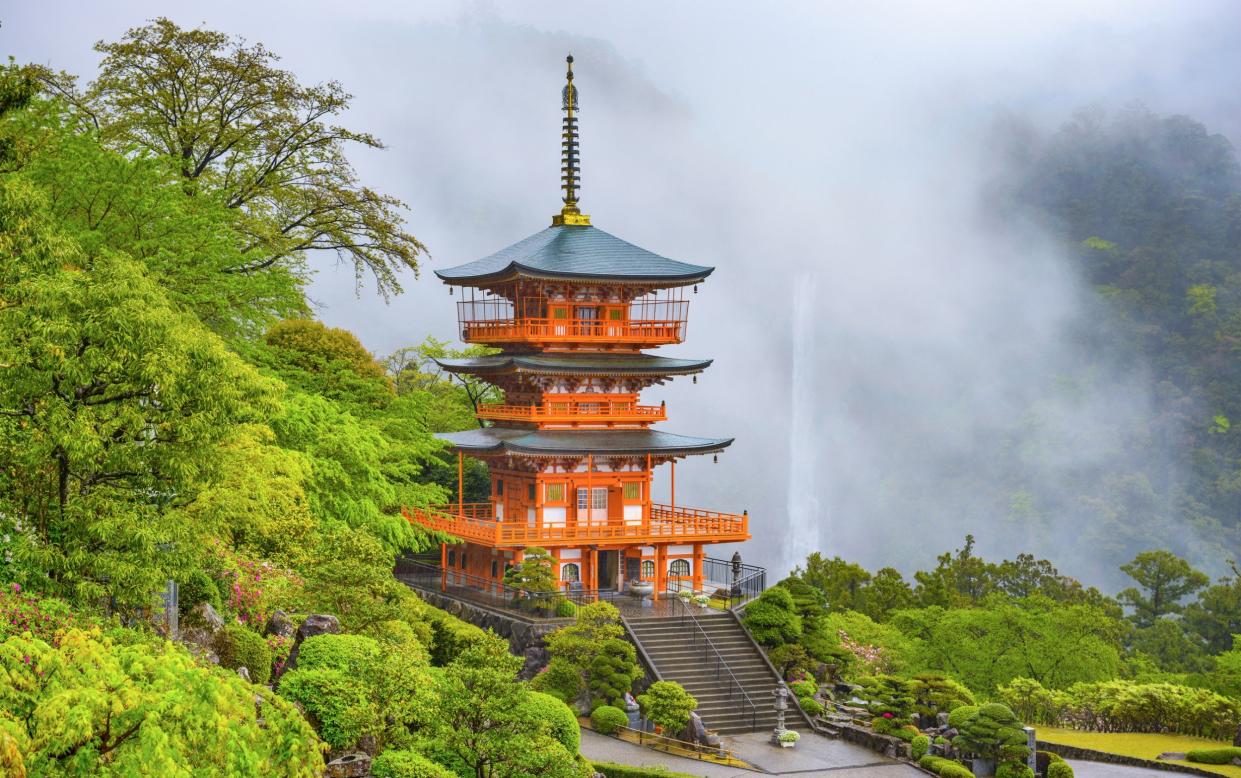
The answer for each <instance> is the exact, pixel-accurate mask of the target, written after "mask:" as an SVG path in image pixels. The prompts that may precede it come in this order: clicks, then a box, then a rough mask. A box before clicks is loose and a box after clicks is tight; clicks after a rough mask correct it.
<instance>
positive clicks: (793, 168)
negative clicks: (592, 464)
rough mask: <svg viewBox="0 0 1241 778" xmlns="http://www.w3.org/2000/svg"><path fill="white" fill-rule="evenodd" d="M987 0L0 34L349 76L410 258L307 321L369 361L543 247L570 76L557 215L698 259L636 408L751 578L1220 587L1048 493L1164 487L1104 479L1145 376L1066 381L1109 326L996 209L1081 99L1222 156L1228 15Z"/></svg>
mask: <svg viewBox="0 0 1241 778" xmlns="http://www.w3.org/2000/svg"><path fill="white" fill-rule="evenodd" d="M1003 5H1008V4H983V3H966V2H960V3H944V2H940V3H926V4H920V5H917V6H913V5H912V4H911V5H904V4H897V3H878V4H868V7H867V8H865V9H863V8H861V7H847V6H845V5H843V4H840V5H836V4H822V3H805V4H780V5H772V4H741V3H708V2H700V3H675V4H673V3H655V2H649V3H648V2H631V3H624V4H611V3H596V2H581V3H574V4H571V5H567V4H564V3H551V2H530V3H521V4H498V3H477V4H464V5H460V4H453V3H442V2H441V3H420V4H418V5H417V6H416V7H407V4H404V3H395V2H393V3H355V4H340V3H325V2H323V3H301V2H299V3H291V2H290V3H262V4H259V3H239V2H217V3H212V4H210V5H199V4H189V3H186V4H183V5H181V6H180V7H178V6H177V4H173V3H167V2H116V3H109V4H107V5H106V7H105V6H104V5H103V4H99V5H89V6H88V5H86V4H78V3H69V2H44V3H37V4H36V3H21V4H18V3H11V4H7V7H6V8H5V9H4V10H0V21H2V22H3V26H2V27H0V41H2V42H3V44H4V48H5V51H6V52H7V53H10V54H12V55H13V56H15V57H16V58H17V60H19V61H35V62H41V63H45V64H49V65H52V66H54V67H56V68H62V69H66V70H69V71H71V72H75V73H78V74H80V75H82V76H83V77H85V78H89V77H90V75H91V74H92V73H93V70H94V65H95V63H96V62H97V57H96V55H95V54H94V53H93V52H92V51H91V48H90V47H91V44H92V43H93V42H94V40H95V39H96V38H97V37H103V38H105V39H108V40H114V39H117V38H119V37H120V36H121V35H122V34H123V33H124V31H125V30H126V29H127V28H129V27H132V26H136V25H138V24H141V23H142V22H143V21H144V20H146V19H148V18H151V17H154V16H157V15H167V16H169V17H171V18H173V19H174V20H175V21H176V22H177V23H179V24H181V25H186V26H188V25H193V24H196V23H198V22H200V21H201V22H203V23H205V24H206V25H207V26H210V27H212V28H216V29H220V30H223V31H226V32H230V33H236V34H240V35H243V36H244V37H246V38H247V39H249V40H252V41H262V42H263V43H264V44H266V45H267V46H268V47H270V48H271V49H272V50H274V51H276V52H278V53H279V54H281V55H282V57H283V63H284V65H285V66H286V67H287V68H289V69H290V70H292V71H293V72H294V73H296V74H297V75H298V76H299V78H301V79H302V80H303V81H319V80H328V79H335V80H339V81H340V82H342V83H343V84H344V85H345V87H346V88H347V89H348V90H350V91H351V92H352V93H353V94H354V95H355V101H354V107H353V110H352V111H351V114H350V115H349V117H348V123H349V125H350V126H351V127H354V128H357V129H362V130H366V131H369V132H373V133H374V134H376V135H378V136H379V137H380V138H381V139H383V140H384V141H385V142H386V143H387V145H388V149H387V150H385V151H382V152H367V153H359V154H357V155H356V157H355V161H356V164H357V167H358V169H359V172H360V175H361V178H362V180H363V181H365V182H367V183H368V184H369V185H371V186H373V187H374V188H377V189H380V190H381V191H384V192H388V193H391V194H394V195H396V196H398V197H400V198H401V199H403V200H405V201H406V202H407V203H408V204H409V205H410V206H411V208H412V211H411V213H410V216H409V225H410V228H411V231H412V232H413V233H414V234H416V235H417V236H418V237H419V238H420V239H421V240H422V241H423V242H424V243H426V245H427V246H428V247H429V249H430V251H431V257H430V258H429V259H428V260H427V262H426V264H425V266H424V271H423V273H422V276H421V278H418V279H415V278H412V277H409V278H406V279H405V281H404V283H405V286H406V291H405V293H404V294H402V295H400V296H398V297H396V298H394V299H392V300H391V301H390V302H389V303H388V304H387V305H384V304H383V303H382V301H381V300H379V299H378V298H377V297H376V296H375V295H374V293H373V291H372V289H370V288H369V287H366V286H363V288H362V289H361V290H360V291H358V292H357V293H355V289H354V279H353V272H352V268H351V267H344V266H341V267H337V266H336V265H335V264H334V262H333V261H332V259H331V258H321V259H320V260H318V266H319V272H318V274H317V276H316V278H315V280H314V283H313V287H312V291H311V295H312V297H314V298H315V299H316V300H317V301H318V302H319V304H320V309H319V311H318V313H319V315H320V316H321V317H322V318H323V320H324V321H326V322H327V323H329V324H331V325H334V326H341V327H346V328H348V329H350V330H352V331H354V332H356V333H357V334H358V335H359V336H360V337H361V338H362V340H363V341H364V342H365V343H366V344H367V346H368V347H370V348H371V349H373V350H374V351H375V352H376V353H378V354H386V353H389V352H391V351H393V350H395V349H397V348H400V347H402V346H407V345H412V344H415V343H417V342H419V341H421V340H422V339H423V338H424V337H425V336H426V335H428V334H431V335H434V336H436V337H438V338H442V339H452V338H453V337H454V333H455V330H456V326H455V307H454V305H453V304H452V303H453V298H450V297H449V296H448V293H447V290H446V288H445V287H444V286H443V285H442V284H440V283H439V282H438V280H436V279H435V278H434V276H433V274H432V272H431V271H432V270H433V269H435V268H437V267H446V266H450V265H454V264H457V263H460V262H464V261H468V260H471V259H475V258H478V257H480V256H483V255H485V254H488V253H491V252H492V251H495V250H497V249H499V248H502V247H504V246H506V245H508V244H510V243H513V242H515V241H517V240H519V239H521V238H523V237H525V236H527V235H529V234H531V233H533V232H536V231H538V230H540V229H542V228H543V227H545V226H547V224H549V223H550V218H551V215H552V214H553V213H554V212H555V211H556V210H557V209H558V207H559V200H558V190H557V185H558V176H559V159H558V154H559V126H560V111H559V90H560V88H561V85H562V80H563V71H564V56H565V54H566V53H569V52H572V54H573V55H574V57H575V60H576V63H575V74H576V84H577V85H578V88H579V89H580V92H581V105H582V111H581V133H582V158H583V189H582V206H583V210H584V211H586V212H587V213H589V214H591V216H592V218H593V221H594V223H595V224H596V225H597V226H598V227H600V228H602V229H604V230H607V231H609V232H611V233H613V234H615V235H617V236H620V237H622V238H624V239H626V240H629V241H631V242H633V243H636V244H638V245H640V246H643V247H645V248H649V249H651V250H654V251H656V252H659V253H661V254H664V255H666V256H669V257H672V258H676V259H681V260H685V261H688V262H695V263H700V264H709V265H714V266H716V267H717V270H716V273H715V274H714V275H713V276H712V277H711V278H710V279H708V281H707V282H706V283H705V284H704V285H702V286H701V287H700V289H699V294H698V295H697V296H695V297H692V298H691V299H692V300H693V303H692V305H691V307H690V324H689V338H688V342H687V343H686V344H684V345H682V346H679V347H676V348H674V349H667V350H666V352H667V353H669V354H670V355H677V354H681V355H688V356H709V357H714V358H715V360H716V361H715V364H714V365H713V366H712V367H711V369H710V370H708V371H707V372H706V373H705V374H704V375H703V376H701V377H700V378H699V381H698V383H697V384H696V385H695V384H691V383H690V382H689V381H688V380H677V381H674V382H672V383H671V384H669V385H666V386H664V387H657V388H655V389H653V390H650V391H649V392H648V395H647V397H648V398H651V399H654V400H655V401H658V400H660V399H665V400H667V402H668V405H669V413H670V419H671V420H670V421H669V422H668V423H667V424H666V425H665V428H666V429H669V430H670V431H673V432H682V433H687V434H697V435H703V436H725V435H735V436H736V438H737V440H736V443H735V444H734V445H733V447H732V448H731V449H730V450H729V451H728V452H726V453H725V454H723V455H721V457H720V461H719V463H718V464H712V463H711V462H710V460H709V459H699V460H689V461H688V462H685V463H684V464H683V465H682V466H681V468H679V472H678V473H677V475H678V481H679V483H678V490H677V496H678V501H680V502H684V503H686V504H689V505H696V506H701V507H705V508H712V509H719V510H737V511H740V510H742V509H748V510H749V512H750V515H751V524H752V527H753V529H754V535H755V539H754V540H753V541H752V543H750V544H748V545H747V546H746V547H745V549H744V551H743V553H744V554H745V555H746V557H747V561H752V562H755V563H758V564H764V565H766V566H768V567H770V568H774V569H775V570H776V571H777V573H780V574H782V573H783V572H784V571H785V570H787V569H788V568H790V567H791V566H792V565H794V564H796V562H797V561H798V560H799V559H801V558H804V555H805V554H806V553H807V552H808V551H810V550H814V549H817V550H821V551H823V552H825V553H826V554H829V555H834V554H840V555H842V556H845V557H848V558H851V559H854V560H856V561H858V562H860V563H862V564H864V565H866V566H868V567H877V566H883V565H893V566H896V567H899V568H901V569H903V570H906V571H908V570H911V569H913V568H915V567H917V566H923V565H926V564H928V563H930V562H932V561H933V557H934V556H935V555H936V554H938V553H940V552H942V551H944V550H947V549H949V548H952V547H955V546H957V545H960V543H961V540H962V539H963V537H964V535H965V534H966V533H967V532H972V533H973V534H974V535H975V536H976V537H977V538H978V542H979V547H980V550H981V551H982V552H983V553H984V554H986V555H989V556H997V557H998V556H1011V555H1013V554H1016V553H1018V552H1021V551H1033V552H1035V553H1037V554H1039V555H1041V556H1047V557H1049V558H1051V559H1052V560H1053V561H1055V562H1056V563H1057V564H1058V565H1059V566H1060V568H1061V570H1062V571H1063V572H1066V573H1069V574H1072V575H1075V576H1077V577H1079V578H1081V579H1083V580H1085V581H1088V582H1092V583H1101V584H1104V585H1107V586H1109V587H1110V586H1112V585H1114V583H1115V580H1116V579H1115V570H1114V567H1115V566H1114V564H1113V563H1112V561H1110V560H1114V559H1116V558H1123V557H1124V556H1125V555H1126V554H1131V553H1132V551H1135V550H1139V549H1141V548H1145V547H1149V546H1157V545H1172V546H1174V547H1175V548H1176V550H1178V551H1180V552H1182V553H1186V554H1188V555H1190V556H1192V557H1193V560H1194V561H1195V563H1197V564H1199V565H1200V566H1202V567H1203V569H1205V570H1209V571H1212V572H1218V571H1220V570H1222V569H1223V565H1224V561H1225V558H1226V552H1227V549H1225V548H1221V547H1220V545H1219V544H1218V543H1217V542H1214V541H1212V540H1211V539H1209V538H1201V537H1198V536H1197V535H1196V534H1195V532H1196V530H1195V529H1193V528H1191V527H1188V526H1184V527H1175V526H1174V527H1173V528H1172V531H1171V532H1170V533H1168V530H1167V528H1166V527H1164V528H1162V529H1158V530H1157V529H1156V528H1152V527H1146V526H1142V525H1134V524H1133V523H1131V522H1128V521H1127V519H1126V516H1125V515H1117V514H1116V513H1115V511H1113V510H1109V509H1102V508H1100V507H1099V506H1097V505H1093V504H1090V503H1089V501H1083V500H1082V499H1081V498H1080V489H1078V488H1077V487H1075V490H1073V491H1070V490H1069V489H1068V488H1067V486H1066V484H1068V483H1070V482H1073V483H1075V484H1077V486H1080V484H1081V483H1082V482H1083V481H1089V479H1091V478H1092V477H1094V476H1093V474H1095V473H1099V474H1103V473H1126V472H1131V471H1132V472H1137V471H1139V470H1143V471H1146V472H1152V471H1153V472H1160V471H1164V472H1166V471H1168V470H1169V469H1171V468H1174V467H1175V465H1174V464H1172V461H1171V458H1170V459H1169V462H1167V463H1159V462H1154V463H1152V462H1150V461H1148V460H1146V461H1134V462H1130V461H1129V459H1130V458H1131V457H1132V456H1133V453H1132V452H1133V446H1132V445H1131V443H1132V441H1131V439H1130V437H1129V436H1130V434H1132V431H1133V430H1134V428H1135V427H1137V426H1139V425H1138V424H1137V423H1136V420H1137V419H1139V418H1141V417H1142V416H1143V415H1144V414H1146V413H1148V412H1149V404H1150V402H1151V386H1150V384H1151V382H1150V381H1149V377H1148V373H1147V371H1146V369H1145V367H1144V366H1143V365H1142V364H1141V363H1140V362H1135V361H1134V360H1132V359H1129V358H1127V357H1125V355H1120V354H1118V355H1117V358H1116V359H1115V360H1110V361H1108V360H1105V361H1103V362H1099V361H1098V360H1096V361H1095V362H1094V363H1092V364H1089V365H1087V364H1086V363H1085V361H1084V357H1083V354H1082V353H1081V349H1080V346H1079V343H1080V338H1078V337H1077V336H1076V333H1079V332H1081V331H1082V330H1083V329H1086V330H1089V329H1090V328H1093V327H1096V326H1101V325H1100V322H1102V321H1103V320H1104V319H1105V317H1106V316H1107V315H1108V312H1107V310H1106V309H1104V308H1102V307H1101V306H1100V305H1099V304H1098V303H1097V301H1095V299H1094V295H1093V292H1092V291H1091V290H1090V289H1088V288H1086V287H1085V286H1084V284H1083V283H1082V281H1081V280H1080V279H1079V278H1077V276H1076V275H1075V273H1074V272H1073V271H1072V268H1071V266H1070V265H1069V263H1068V262H1067V260H1066V257H1065V256H1063V254H1062V249H1061V247H1060V245H1059V243H1058V242H1057V240H1056V239H1055V238H1054V236H1052V235H1049V234H1048V233H1046V232H1045V231H1044V230H1043V229H1042V228H1041V227H1040V226H1039V224H1038V222H1037V221H1036V220H1035V219H1033V218H1027V217H1025V216H1024V215H1023V214H1022V213H1020V212H1019V211H1013V210H1011V209H997V208H995V207H994V206H995V205H996V201H997V198H998V197H999V195H998V194H997V193H1001V192H1004V191H1006V188H1007V186H1008V184H1009V180H1008V177H1009V175H1010V172H1011V168H1010V162H1011V159H1012V158H1013V156H1014V154H1019V153H1020V152H1021V151H1022V148H1021V145H1022V143H1024V142H1025V141H1023V140H1022V139H1023V138H1027V139H1028V142H1029V143H1030V144H1035V143H1038V142H1039V139H1040V138H1043V137H1046V136H1047V135H1048V134H1050V133H1051V132H1054V130H1055V129H1056V128H1057V127H1058V126H1059V125H1060V124H1061V123H1062V122H1064V121H1065V120H1067V119H1068V117H1069V116H1071V115H1072V113H1073V112H1074V111H1075V110H1077V109H1079V108H1081V107H1082V106H1090V105H1096V106H1103V107H1105V108H1112V109H1116V108H1120V107H1123V106H1125V105H1128V104H1130V103H1133V102H1135V101H1138V102H1141V103H1143V104H1145V105H1146V106H1147V107H1149V108H1150V109H1151V110H1152V111H1155V112H1157V113H1160V114H1175V113H1184V114H1188V115H1190V116H1192V117H1194V118H1195V119H1197V120H1199V121H1202V122H1204V123H1205V124H1206V125H1207V126H1208V128H1209V129H1210V131H1212V132H1219V133H1223V134H1224V135H1225V136H1227V137H1229V138H1231V139H1233V140H1234V142H1235V141H1237V140H1241V90H1238V89H1237V75H1236V74H1238V73H1241V50H1238V49H1237V47H1236V46H1235V34H1236V31H1237V30H1238V29H1241V7H1238V6H1237V5H1236V4H1234V3H1227V2H1218V3H1210V2H1185V3H1176V4H1172V3H1156V2H1149V3H1133V2H1127V3H1119V2H1098V3H1091V4H1088V6H1087V4H1082V3H1075V2H1062V3H1042V4H1038V5H1039V7H1038V8H1034V7H1008V8H1004V7H1001V6H1003ZM1084 6H1086V7H1084ZM1166 474H1167V475H1168V476H1169V477H1173V475H1174V474H1172V473H1167V472H1166ZM659 477H662V478H663V480H662V481H661V483H660V486H659V487H657V492H656V496H657V497H659V489H663V490H665V491H666V487H667V482H666V469H665V472H662V473H660V474H659V475H657V478H659ZM1099 477H1103V476H1102V475H1100V476H1099ZM980 483H983V484H986V485H987V488H980V487H979V484H980ZM1160 510H1164V511H1170V510H1173V506H1161V507H1160ZM1158 532H1164V533H1165V534H1164V535H1160V534H1158ZM729 553H731V550H725V549H717V550H716V555H727V554H729ZM1233 553H1235V551H1234V552H1233ZM1104 560H1108V561H1106V562H1105V561H1104Z"/></svg>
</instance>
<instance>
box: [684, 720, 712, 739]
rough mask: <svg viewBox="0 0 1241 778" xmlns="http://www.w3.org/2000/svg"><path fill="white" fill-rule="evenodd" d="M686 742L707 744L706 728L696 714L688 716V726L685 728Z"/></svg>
mask: <svg viewBox="0 0 1241 778" xmlns="http://www.w3.org/2000/svg"><path fill="white" fill-rule="evenodd" d="M685 730H686V731H685V734H686V738H685V739H686V740H688V741H689V742H691V743H702V744H704V745H705V744H706V742H707V726H706V725H705V724H703V723H702V717H701V716H699V715H698V714H697V713H690V714H689V724H688V725H687V726H686V727H685Z"/></svg>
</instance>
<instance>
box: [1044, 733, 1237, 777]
mask: <svg viewBox="0 0 1241 778" xmlns="http://www.w3.org/2000/svg"><path fill="white" fill-rule="evenodd" d="M1035 730H1036V732H1037V733H1038V738H1039V740H1046V741H1047V742H1048V743H1062V744H1064V745H1066V746H1077V747H1079V748H1093V749H1094V750H1096V751H1106V752H1108V753H1109V754H1123V755H1124V756H1136V757H1140V758H1142V759H1154V758H1155V757H1157V756H1159V755H1160V754H1162V753H1163V752H1164V751H1180V752H1182V753H1183V752H1185V751H1192V750H1194V749H1195V748H1223V747H1226V746H1230V745H1232V743H1225V742H1223V741H1219V740H1207V739H1206V738H1200V737H1189V736H1187V735H1152V734H1145V733H1134V732H1081V731H1079V730H1076V729H1060V728H1058V727H1043V726H1037V727H1035ZM1180 764H1189V765H1191V766H1192V767H1198V768H1201V769H1203V770H1210V771H1211V772H1213V773H1219V774H1220V775H1227V776H1229V777H1230V778H1241V767H1233V766H1232V765H1215V764H1197V763H1192V764H1191V763H1190V762H1185V761H1181V762H1180Z"/></svg>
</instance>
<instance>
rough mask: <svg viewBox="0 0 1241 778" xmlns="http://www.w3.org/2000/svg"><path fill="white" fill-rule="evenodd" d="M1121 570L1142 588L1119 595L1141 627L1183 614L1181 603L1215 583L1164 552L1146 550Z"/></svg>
mask: <svg viewBox="0 0 1241 778" xmlns="http://www.w3.org/2000/svg"><path fill="white" fill-rule="evenodd" d="M1120 569H1121V570H1122V571H1124V573H1125V574H1126V575H1128V576H1129V577H1130V578H1132V579H1133V580H1134V581H1137V583H1138V586H1139V587H1141V588H1140V589H1138V588H1133V587H1131V588H1128V589H1125V590H1124V591H1122V592H1121V593H1120V595H1119V599H1120V601H1121V602H1122V603H1124V604H1125V605H1127V606H1128V607H1130V608H1132V609H1133V613H1132V614H1131V615H1130V617H1129V618H1130V619H1132V621H1133V623H1134V624H1136V625H1137V626H1139V627H1149V626H1151V625H1152V624H1154V623H1155V622H1156V621H1157V620H1159V619H1160V618H1162V617H1164V616H1167V615H1169V614H1173V613H1180V612H1181V610H1182V607H1181V600H1182V599H1184V597H1185V596H1186V595H1189V594H1193V593H1194V592H1196V591H1198V590H1199V589H1201V588H1203V587H1204V586H1206V585H1207V584H1208V583H1210V582H1211V579H1210V578H1208V577H1207V576H1206V575H1204V574H1203V573H1200V572H1198V571H1197V570H1195V569H1193V568H1192V567H1190V565H1189V563H1188V562H1186V561H1185V560H1184V559H1181V558H1180V557H1178V556H1176V555H1175V554H1173V553H1172V552H1170V551H1164V550H1162V549H1160V550H1157V551H1143V552H1142V553H1140V554H1138V555H1137V556H1136V557H1134V558H1133V561H1131V562H1129V563H1128V564H1124V565H1121V566H1120Z"/></svg>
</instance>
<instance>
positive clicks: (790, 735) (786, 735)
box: [776, 729, 801, 743]
mask: <svg viewBox="0 0 1241 778" xmlns="http://www.w3.org/2000/svg"><path fill="white" fill-rule="evenodd" d="M776 740H779V741H780V742H781V743H796V742H797V741H799V740H801V735H800V734H799V733H797V732H794V731H793V730H791V729H786V730H785V731H783V732H781V733H780V734H779V736H777V737H776Z"/></svg>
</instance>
